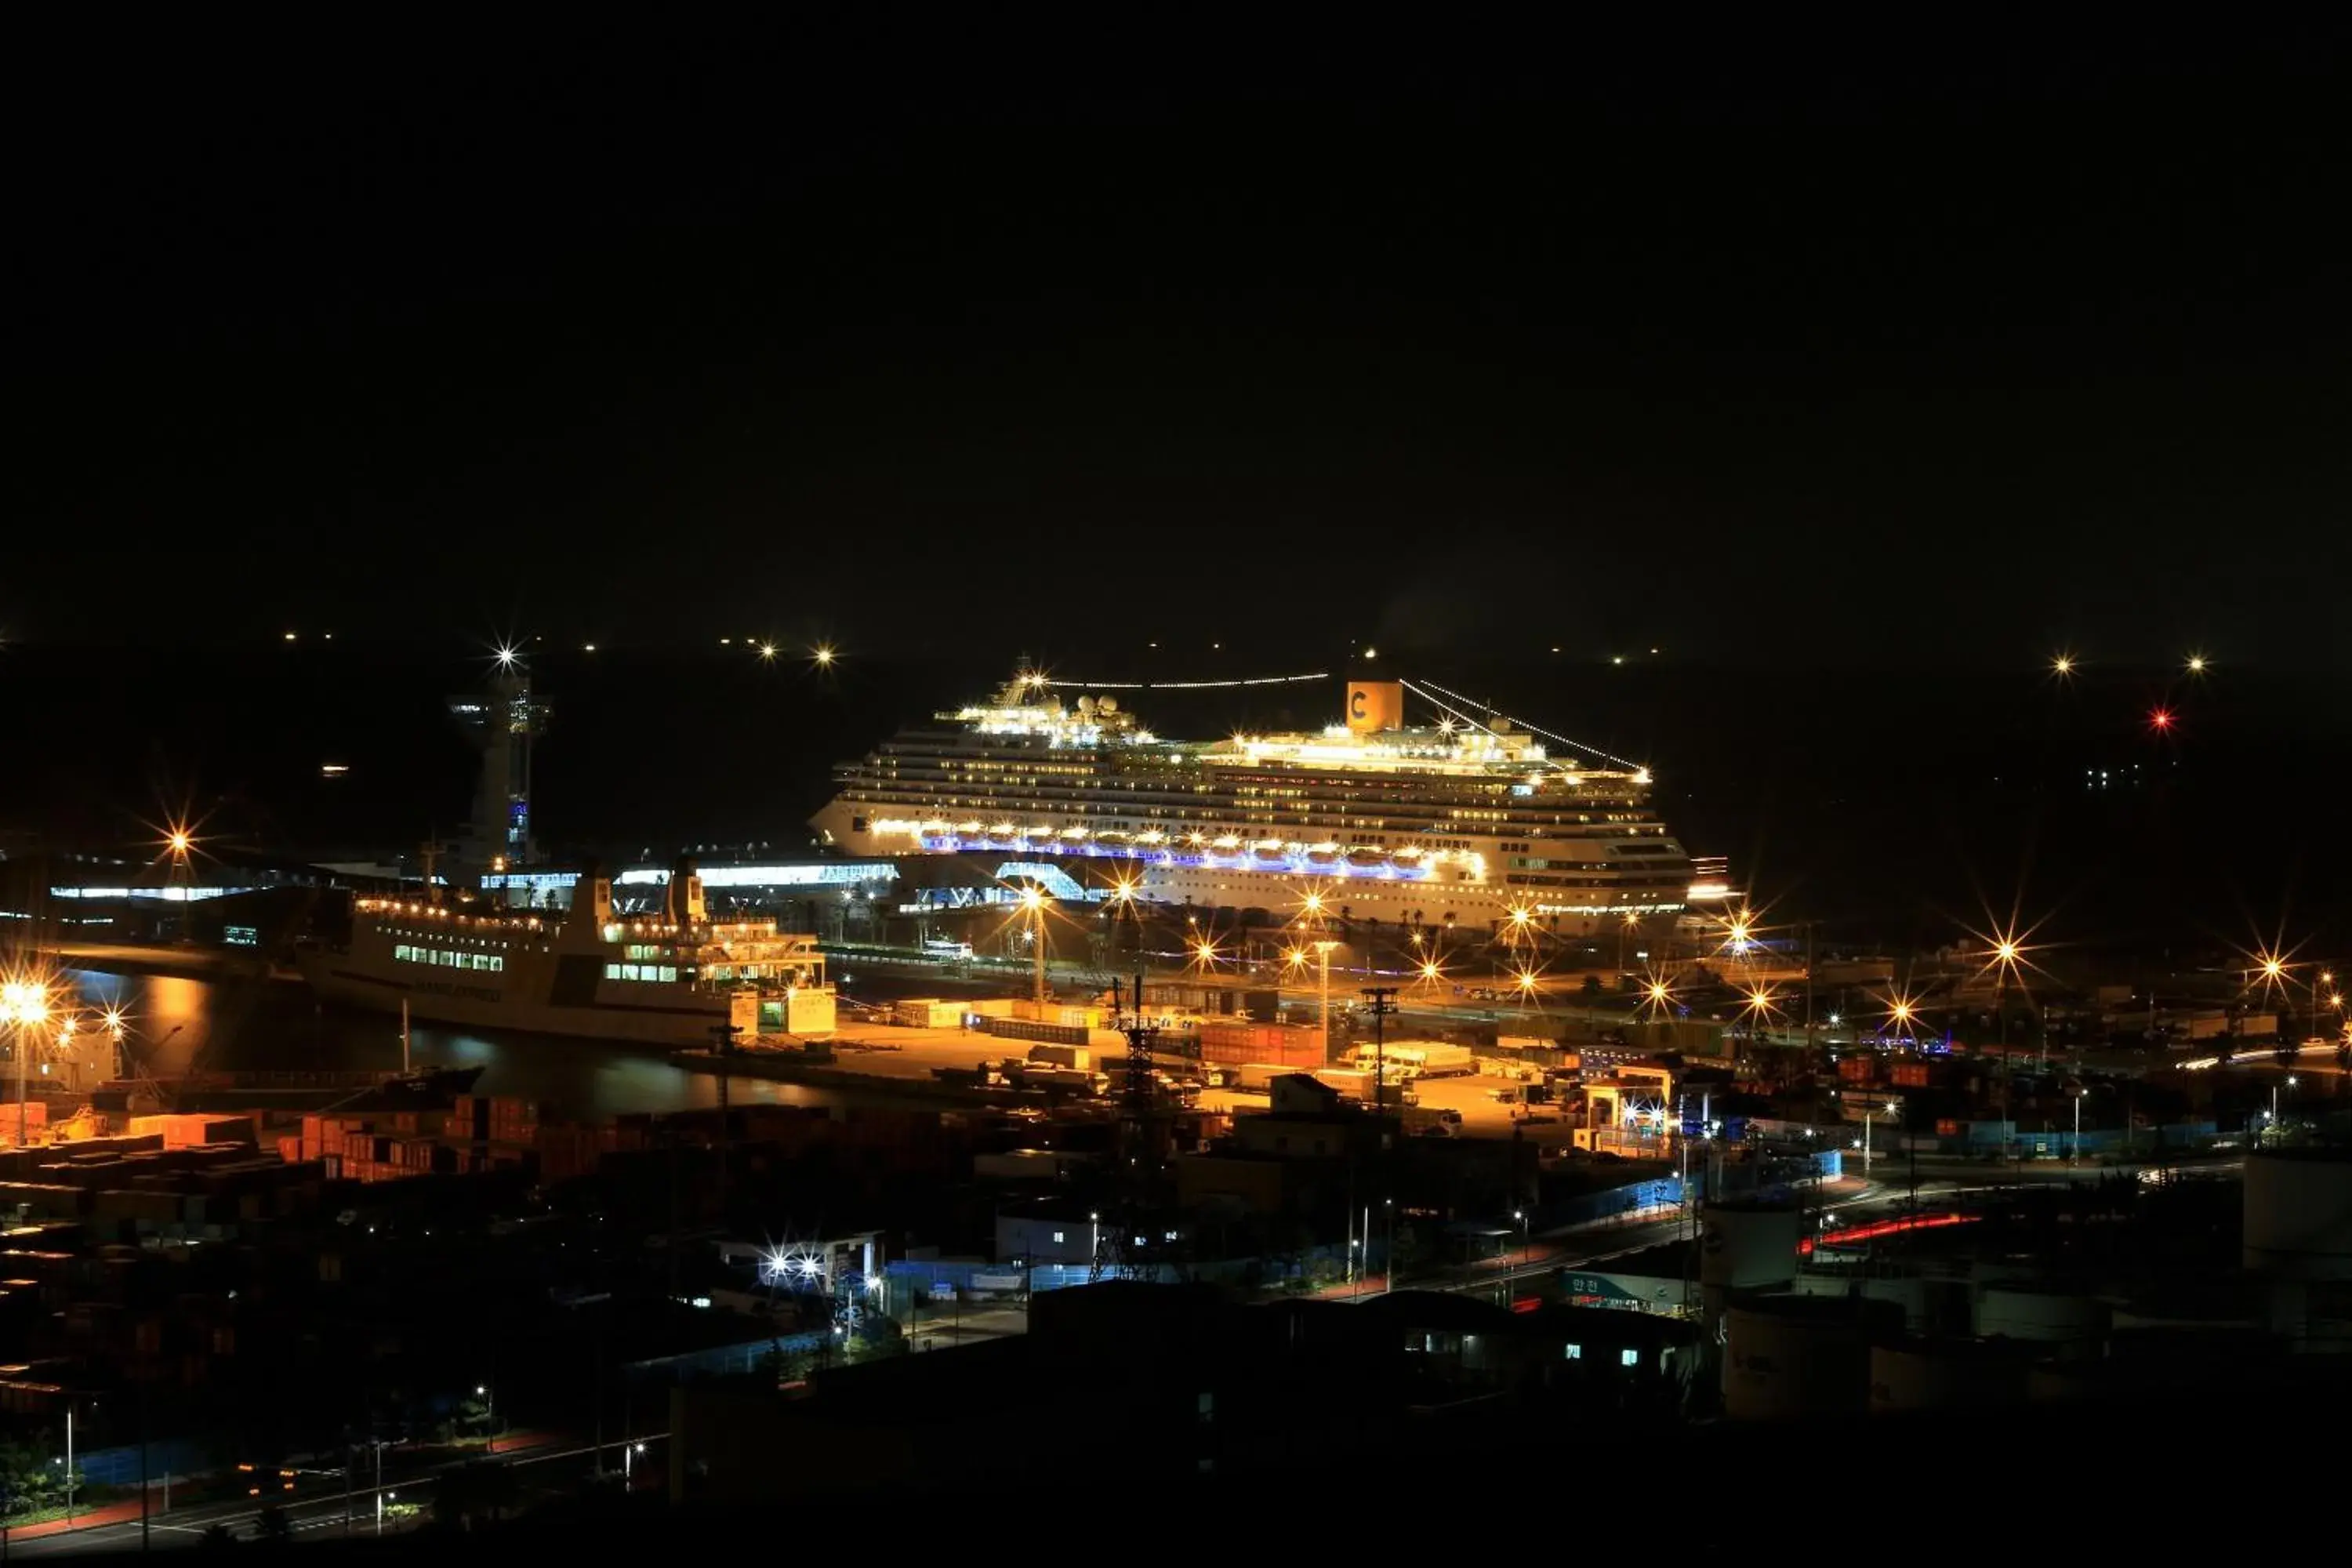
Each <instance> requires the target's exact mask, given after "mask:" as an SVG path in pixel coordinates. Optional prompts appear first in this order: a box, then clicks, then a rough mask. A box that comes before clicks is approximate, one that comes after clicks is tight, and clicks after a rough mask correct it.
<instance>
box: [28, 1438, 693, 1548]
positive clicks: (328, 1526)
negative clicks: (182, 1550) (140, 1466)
mask: <svg viewBox="0 0 2352 1568" xmlns="http://www.w3.org/2000/svg"><path fill="white" fill-rule="evenodd" d="M666 1437H667V1434H666V1433H657V1434H654V1435H651V1436H645V1437H640V1438H636V1439H635V1440H634V1443H631V1444H624V1443H622V1442H619V1441H614V1442H608V1443H606V1444H605V1445H604V1461H605V1465H606V1467H607V1468H608V1469H609V1468H620V1467H621V1466H623V1465H627V1466H629V1467H631V1468H634V1469H635V1471H636V1473H637V1481H638V1484H640V1485H645V1484H649V1483H648V1482H647V1479H646V1478H647V1476H648V1475H649V1474H653V1475H657V1474H660V1473H661V1472H660V1470H659V1469H658V1468H656V1470H653V1471H650V1472H649V1471H648V1470H647V1469H646V1467H647V1466H654V1467H661V1466H664V1465H666V1464H667V1460H666V1458H664V1457H663V1453H662V1444H663V1442H664V1440H665V1438H666ZM639 1446H641V1447H642V1451H641V1452H638V1453H636V1454H635V1455H634V1456H632V1455H630V1454H628V1453H627V1451H626V1450H627V1449H628V1448H630V1447H639ZM595 1455H596V1449H595V1447H594V1445H593V1444H581V1443H576V1442H575V1441H574V1440H572V1439H564V1440H562V1441H560V1442H556V1443H551V1444H548V1445H546V1446H543V1447H535V1448H530V1449H525V1450H523V1451H521V1452H520V1453H517V1454H515V1455H514V1456H512V1457H511V1458H507V1459H506V1463H507V1464H508V1465H509V1466H510V1467H512V1468H514V1469H515V1470H516V1471H517V1472H518V1474H517V1481H518V1486H519V1489H520V1491H521V1492H522V1493H523V1494H524V1496H523V1498H519V1499H518V1501H521V1500H525V1499H527V1497H528V1494H529V1493H530V1492H531V1491H533V1490H547V1491H569V1490H571V1489H573V1488H575V1487H577V1486H578V1485H579V1484H581V1483H582V1482H583V1481H585V1480H587V1479H589V1478H590V1477H591V1476H592V1475H593V1472H594V1460H595ZM391 1468H392V1467H391V1466H390V1464H387V1466H386V1475H385V1478H384V1481H383V1485H382V1486H377V1485H375V1484H373V1480H371V1481H370V1483H369V1484H367V1485H364V1486H359V1487H355V1488H353V1489H352V1491H351V1492H350V1493H349V1494H348V1495H347V1494H345V1493H343V1492H341V1491H332V1492H319V1493H312V1494H310V1495H307V1496H298V1497H297V1498H296V1499H295V1500H293V1501H291V1502H289V1503H286V1504H284V1505H283V1507H284V1511H285V1514H286V1518H287V1522H288V1523H289V1525H290V1526H291V1527H292V1539H293V1540H295V1541H298V1542H299V1541H319V1540H341V1539H343V1538H345V1537H346V1536H361V1535H373V1534H374V1533H376V1531H377V1530H378V1524H377V1520H376V1498H377V1496H378V1494H379V1493H381V1494H382V1495H383V1499H384V1500H385V1501H386V1502H387V1503H388V1504H394V1505H395V1506H396V1505H397V1504H400V1503H412V1502H413V1503H416V1504H419V1505H422V1511H420V1512H419V1513H417V1514H416V1515H415V1516H413V1517H411V1518H409V1519H407V1520H403V1521H389V1522H387V1523H386V1524H385V1525H384V1526H383V1532H384V1533H386V1534H392V1533H395V1532H397V1531H401V1530H414V1529H415V1528H417V1527H418V1526H420V1525H422V1524H424V1523H425V1522H426V1521H428V1520H429V1519H430V1518H431V1505H432V1500H433V1477H432V1472H431V1470H430V1469H419V1470H416V1471H415V1472H412V1473H410V1474H407V1475H404V1476H400V1477H398V1478H397V1479H395V1478H394V1476H393V1475H392V1474H391V1473H390V1472H391ZM434 1468H440V1467H438V1466H436V1467H434ZM262 1501H263V1500H257V1499H252V1498H245V1499H239V1500H236V1501H232V1502H218V1503H207V1504H204V1505H201V1506H199V1507H195V1508H180V1509H173V1510H172V1511H171V1512H170V1513H168V1514H166V1513H156V1514H153V1515H151V1516H150V1518H149V1520H148V1521H147V1527H146V1528H147V1532H148V1549H149V1550H151V1551H163V1550H165V1549H167V1548H173V1547H184V1546H195V1545H198V1544H200V1543H202V1542H203V1541H204V1539H205V1531H208V1530H211V1529H212V1528H213V1527H214V1526H215V1525H220V1526H224V1527H226V1529H227V1530H228V1531H229V1532H230V1533H231V1534H233V1535H235V1536H236V1537H237V1538H238V1539H240V1540H247V1541H250V1540H253V1539H255V1538H256V1536H257V1532H258V1531H259V1528H260V1521H261V1512H262ZM140 1539H141V1531H140V1523H139V1521H138V1520H137V1519H135V1518H133V1519H129V1520H124V1521H117V1522H113V1523H108V1524H102V1525H98V1526H94V1527H89V1528H84V1529H79V1530H74V1531H64V1532H60V1533H58V1534H53V1535H43V1536H38V1537H36V1538H34V1539H32V1540H18V1541H15V1542H11V1543H10V1548H9V1552H8V1555H9V1557H10V1558H11V1559H15V1558H25V1557H38V1558H49V1557H69V1556H74V1555H78V1554H80V1555H87V1554H91V1553H107V1552H136V1551H138V1550H139V1549H140Z"/></svg>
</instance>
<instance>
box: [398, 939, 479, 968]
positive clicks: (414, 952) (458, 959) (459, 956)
mask: <svg viewBox="0 0 2352 1568" xmlns="http://www.w3.org/2000/svg"><path fill="white" fill-rule="evenodd" d="M392 956H393V961H394V963H429V964H432V965H434V966H436V968H441V969H487V970H488V971H490V972H491V973H497V972H499V970H502V969H504V968H505V967H506V966H507V961H506V960H505V959H504V958H502V957H500V956H499V954H497V953H495V952H456V951H454V950H452V949H450V948H446V947H412V946H411V945H409V944H408V943H407V942H395V943H394V944H393V949H392Z"/></svg>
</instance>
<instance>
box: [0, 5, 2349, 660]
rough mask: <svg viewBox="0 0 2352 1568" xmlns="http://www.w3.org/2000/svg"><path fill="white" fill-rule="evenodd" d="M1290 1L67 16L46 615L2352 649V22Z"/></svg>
mask: <svg viewBox="0 0 2352 1568" xmlns="http://www.w3.org/2000/svg"><path fill="white" fill-rule="evenodd" d="M1097 26H1100V24H1099V23H1098V24H1097ZM1297 42H1299V43H1301V44H1305V45H1310V46H1312V47H1302V48H1297V49H1293V48H1290V47H1280V48H1277V47H1276V46H1275V45H1274V43H1273V42H1272V41H1271V40H1268V39H1266V38H1265V37H1263V36H1262V35H1259V34H1255V33H1238V34H1235V35H1233V36H1232V37H1218V38H1205V37H1203V38H1189V39H1188V38H1184V37H1154V36H1148V35H1145V34H1142V33H1135V34H1130V35H1123V36H1112V35H1110V34H1108V33H1100V32H1096V33H1084V32H1071V31H1068V30H1066V29H1065V30H1061V31H1040V32H1038V33H1036V34H1034V35H1029V36H1023V37H1013V36H1011V35H1008V34H997V33H989V34H979V33H975V34H972V35H971V36H968V37H943V36H940V35H938V34H934V33H929V32H926V31H924V30H922V29H919V28H914V27H909V28H908V29H906V30H905V31H904V32H902V33H900V34H898V35H895V36H891V37H879V36H877V37H861V38H851V37H847V36H846V35H845V34H843V33H840V32H838V31H829V30H824V29H816V28H811V29H802V30H796V31H785V32H777V33H773V34H768V35H763V36H759V37H751V36H745V37H716V36H706V37H699V38H697V39H695V40H692V41H691V42H684V41H680V40H677V39H674V38H663V37H654V36H652V35H649V34H637V33H634V32H632V33H614V34H612V35H610V36H605V37H583V36H578V35H564V36H560V37H557V36H548V37H538V38H533V39H528V40H525V39H500V40H495V41H493V40H489V39H487V38H484V37H478V36H477V35H473V34H467V35H465V36H463V37H361V36H337V37H327V36H319V37H288V36H285V35H282V34H280V35H271V36H267V37H265V36H259V35H256V36H252V37H229V36H226V35H224V34H219V33H207V34H205V35H202V36H191V37H186V38H184V39H165V38H161V37H142V38H139V39H137V40H136V41H135V42H134V41H132V40H129V39H124V38H120V37H117V38H111V39H96V38H92V39H81V40H75V41H74V42H73V43H72V44H71V45H67V44H62V43H61V44H59V45H58V47H57V48H56V49H54V50H53V51H50V52H49V53H47V54H46V55H44V54H43V53H42V52H41V51H39V50H34V49H27V50H25V51H22V52H21V55H20V58H18V59H17V60H16V63H15V65H14V66H13V68H12V72H11V75H12V80H11V83H10V90H9V95H8V96H9V97H10V99H11V100H12V102H11V107H10V110H9V111H8V112H9V114H10V117H11V120H12V121H14V123H15V125H16V131H15V133H14V134H13V135H12V137H11V147H12V155H11V159H10V162H11V164H12V165H13V168H12V177H11V185H12V192H11V197H10V207H11V209H12V222H11V225H10V226H11V228H12V230H14V232H15V238H14V239H13V241H12V243H11V247H10V248H11V251H12V262H13V266H12V270H13V271H14V272H15V273H16V284H15V286H14V287H13V288H12V290H11V292H12V294H13V295H14V303H15V305H16V309H15V310H13V311H12V315H13V316H14V317H15V318H16V324H17V326H18V328H19V329H20V331H18V333H17V334H16V336H17V338H18V340H19V341H18V342H17V343H16V346H15V347H13V348H12V349H11V351H10V353H9V355H8V358H9V361H10V364H11V369H12V371H13V372H14V373H15V377H16V382H17V392H18V396H17V398H16V399H15V400H14V401H15V402H16V405H17V408H18V416H17V417H16V419H15V420H14V421H12V424H13V426H14V428H13V432H12V433H13V434H14V436H15V437H16V440H15V441H14V442H13V443H12V446H13V447H14V448H15V456H14V457H13V458H12V459H11V461H10V462H9V464H8V467H7V473H6V479H5V484H6V490H5V505H6V509H7V515H8V517H9V520H10V522H9V527H10V530H11V535H12V540H13V541H16V542H18V547H17V548H16V549H14V550H12V555H13V557H14V559H15V561H16V563H19V564H20V567H21V570H19V571H17V572H14V573H12V574H10V575H9V576H8V577H6V578H0V625H5V626H7V627H8V628H10V629H11V631H12V633H13V635H16V636H17V637H35V638H41V639H49V638H65V637H85V638H87V637H118V636H130V635H141V636H145V637H150V638H156V637H161V638H164V639H166V640H168V639H170V638H175V637H199V638H200V637H218V638H243V637H270V636H275V635H277V634H278V632H279V631H280V630H281V629H283V628H285V627H288V626H299V627H301V628H304V629H306V630H310V631H317V630H320V629H324V628H330V627H332V628H339V629H340V631H341V635H342V636H343V637H345V638H346V639H360V638H364V637H370V636H378V637H394V636H400V637H419V638H423V639H425V640H431V639H436V638H437V639H441V640H442V641H444V642H451V641H455V640H457V639H465V638H479V637H485V636H488V635H489V634H491V633H493V632H497V631H506V630H515V631H532V632H545V633H547V634H548V635H550V637H551V638H562V639H565V640H576V639H579V638H582V637H601V638H604V639H605V640H607V641H609V642H611V643H614V644H615V645H618V644H621V643H624V642H626V641H631V640H634V641H638V642H658V641H663V640H667V639H676V640H678V641H681V642H685V641H692V640H699V639H702V638H704V637H706V636H708V635H709V632H710V631H711V630H712V628H713V626H717V627H719V628H722V629H730V630H734V631H737V632H743V631H757V632H761V633H771V632H772V633H775V634H777V635H781V636H785V637H795V636H807V635H814V633H817V632H820V631H821V632H824V633H826V634H828V635H831V636H834V637H840V638H843V639H845V640H846V641H849V642H853V643H864V644H866V645H873V644H877V643H880V642H888V641H903V640H906V639H908V638H911V637H930V636H932V635H934V632H935V631H940V630H944V631H946V632H952V630H953V629H954V628H955V627H956V626H958V625H959V624H965V625H970V624H972V623H975V622H977V623H982V624H993V625H996V626H1001V625H1002V624H1003V621H1004V620H1005V619H1006V618H1009V617H1030V618H1034V619H1037V620H1039V621H1042V622H1045V623H1048V624H1051V625H1054V626H1058V627H1060V628H1061V642H1062V644H1063V645H1065V646H1066V645H1068V644H1069V643H1071V642H1072V641H1074V640H1076V639H1077V638H1078V637H1079V634H1078V633H1077V632H1076V630H1075V629H1074V628H1077V627H1082V626H1083V627H1094V628H1099V629H1098V631H1097V632H1094V633H1092V634H1089V635H1095V636H1098V637H1099V638H1100V639H1101V640H1102V641H1103V642H1105V643H1106V644H1117V643H1118V642H1120V641H1121V640H1122V639H1129V638H1134V637H1170V638H1174V639H1197V640H1200V641H1203V642H1205V641H1206V640H1209V639H1211V638H1213V637H1231V638H1235V639H1242V640H1247V641H1252V642H1254V643H1255V644H1256V645H1258V646H1261V647H1265V648H1267V649H1268V650H1269V652H1275V651H1279V650H1280V649H1281V648H1282V647H1283V646H1284V643H1285V640H1286V639H1288V638H1298V639H1302V640H1305V639H1318V646H1319V643H1320V642H1328V641H1333V640H1336V639H1337V638H1339V637H1379V638H1381V639H1382V640H1384V641H1387V642H1391V643H1395V644H1404V645H1412V644H1419V645H1425V646H1430V647H1435V648H1439V649H1444V648H1448V647H1459V646H1461V645H1465V644H1470V645H1476V646H1478V647H1481V648H1482V649H1484V650H1486V651H1488V652H1496V651H1500V652H1507V651H1508V650H1509V648H1510V647H1515V646H1518V645H1525V646H1527V647H1537V646H1548V645H1553V644H1561V643H1566V644H1570V645H1572V646H1574V647H1580V648H1583V649H1587V650H1590V651H1591V652H1594V653H1596V654H1599V653H1601V652H1604V651H1608V650H1613V649H1615V648H1618V647H1630V646H1635V645H1640V646H1643V647H1646V646H1648V645H1652V644H1657V645H1663V646H1669V647H1671V649H1672V650H1673V652H1674V653H1675V654H1677V655H1685V656H1688V657H1691V658H1708V659H1715V658H1755V657H1757V656H1758V655H1759V651H1760V652H1762V653H1766V654H1774V655H1780V656H1783V657H1788V658H1822V659H1829V660H1853V661H1859V662H1865V663H1874V662H1880V661H1885V660H1889V659H1895V660H1900V659H1908V658H1929V659H1949V660H1958V661H1961V662H1981V663H1986V664H2004V663H2011V664H2013V663H2016V662H2018V661H2020V660H2021V659H2022V660H2032V659H2035V658H2040V657H2042V655H2043V654H2044V653H2046V652H2047V651H2049V650H2051V649H2053V648H2055V647H2059V646H2062V645H2064V646H2071V647H2076V648H2079V649H2082V650H2084V651H2085V652H2086V653H2089V654H2092V655H2094V656H2095V657H2100V658H2108V659H2113V660H2116V661H2144V662H2148V663H2160V662H2164V661H2167V660H2171V659H2174V658H2178V657H2179V654H2180V653H2182V652H2183V651H2185V650H2186V649H2188V648H2189V647H2204V648H2207V649H2210V651H2212V652H2213V653H2214V654H2215V655H2216V656H2217V657H2218V658H2223V659H2232V660H2242V661H2246V662H2254V661H2261V662H2264V663H2271V664H2285V663H2292V662H2306V663H2307V662H2311V661H2315V660H2324V661H2332V662H2333V663H2334V664H2335V665H2336V668H2344V669H2352V653H2347V647H2352V640H2348V639H2347V638H2346V637H2344V636H2343V635H2342V630H2341V605H2342V603H2343V599H2344V587H2343V584H2345V582H2346V580H2347V572H2352V546H2347V535H2352V524H2347V519H2352V472H2348V471H2347V458H2346V452H2347V443H2346V440H2345V436H2346V432H2347V430H2352V407H2347V401H2352V398H2347V394H2352V385H2348V384H2347V383H2348V382H2352V374H2347V366H2352V356H2347V350H2352V331H2347V327H2348V326H2352V306H2347V288H2346V283H2347V279H2346V266H2345V263H2346V253H2347V247H2346V244H2345V241H2346V239H2347V225H2346V220H2345V217H2344V210H2345V202H2344V190H2345V183H2344V177H2343V155H2344V152H2345V148H2346V146H2347V138H2346V135H2345V132H2346V130H2347V127H2346V125H2345V123H2344V118H2343V116H2342V114H2341V112H2340V110H2339V108H2338V104H2339V101H2340V100H2341V99H2342V97H2343V80H2342V76H2341V67H2342V65H2343V62H2344V54H2343V51H2342V50H2341V49H2340V47H2337V45H2338V40H2337V39H2336V38H2332V37H2321V36H2317V35H2304V36H2300V37H2292V38H2285V37H2281V38H2275V39H2272V40H2268V41H2264V42H2252V41H2247V40H2240V39H2232V38H2230V37H2220V36H2205V37H2194V38H2181V39H2176V40H2168V41H2167V40H2150V39H2148V38H2147V37H2144V36H2138V35H2136V36H2134V37H2130V38H2121V37H2112V36H2107V37H2093V38H2084V39H2064V38H2059V37H2053V36H2047V35H2040V36H2034V37H2016V38H2009V39H1999V40H1990V39H1975V40H1971V39H1968V38H1962V37H1936V36H1932V35H1928V34H1926V33H1921V34H1916V35H1909V36H1901V37H1897V36H1893V35H1888V36H1885V37H1863V36H1858V35H1853V34H1837V35H1827V34H1824V35H1822V36H1819V37H1795V36H1790V35H1773V36H1769V37H1766V36H1758V37H1745V38H1735V37H1725V36H1720V35H1715V34H1710V33H1707V32H1706V30H1705V28H1704V27H1703V26H1701V24H1700V22H1699V21H1698V20H1697V18H1696V17H1694V18H1693V19H1692V21H1691V23H1690V26H1689V27H1688V29H1687V30H1686V32H1685V33H1684V34H1683V35H1680V36H1677V35H1671V34H1661V35H1659V36H1657V37H1650V38H1644V39H1641V40H1633V39H1625V38H1615V37H1601V36H1599V35H1597V34H1591V33H1586V32H1562V33H1558V34H1547V35H1534V34H1530V35H1526V36H1518V37H1513V36H1507V35H1504V34H1501V33H1495V34H1491V35H1487V34H1479V35H1475V36H1474V35H1468V34H1465V35H1463V36H1460V37H1453V38H1424V37H1393V38H1390V39H1386V40H1381V42H1380V43H1379V45H1378V46H1377V47H1375V46H1373V45H1365V44H1360V41H1359V43H1358V44H1351V45H1349V47H1345V48H1342V47H1340V46H1338V45H1335V44H1333V43H1331V42H1330V41H1328V40H1298V41H1297ZM24 542H29V549H27V548H25V547H24ZM94 606H106V607H107V608H106V609H105V610H103V611H100V610H97V609H94V608H93V607H94ZM113 612H120V613H119V614H117V613H113ZM992 640H993V639H992Z"/></svg>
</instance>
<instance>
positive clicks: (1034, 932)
mask: <svg viewBox="0 0 2352 1568" xmlns="http://www.w3.org/2000/svg"><path fill="white" fill-rule="evenodd" d="M1021 909H1022V912H1023V913H1024V914H1026V915H1027V916H1028V917H1029V954H1030V959H1031V961H1032V962H1033V963H1034V964H1035V966H1036V982H1035V985H1034V989H1033V993H1032V994H1033V997H1034V1000H1035V1002H1036V1004H1037V1005H1039V1006H1040V1007H1043V1006H1044V1005H1045V889H1042V888H1036V887H1029V888H1024V889H1021ZM1135 1003H1136V1009H1137V1011H1139V1012H1140V1011H1141V1010H1142V1007H1143V998H1142V997H1141V996H1138V997H1137V998H1136V999H1135Z"/></svg>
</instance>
